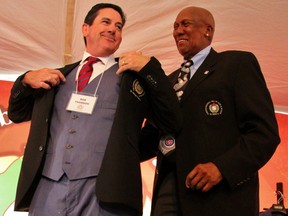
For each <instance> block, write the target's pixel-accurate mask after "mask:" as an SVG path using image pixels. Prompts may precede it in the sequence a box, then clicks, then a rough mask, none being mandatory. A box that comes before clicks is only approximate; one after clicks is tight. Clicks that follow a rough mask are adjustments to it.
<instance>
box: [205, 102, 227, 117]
mask: <svg viewBox="0 0 288 216" xmlns="http://www.w3.org/2000/svg"><path fill="white" fill-rule="evenodd" d="M205 112H206V114H207V115H210V116H215V115H221V114H222V112H223V107H222V104H221V103H220V102H219V101H217V100H211V101H209V102H207V103H206V105H205Z"/></svg>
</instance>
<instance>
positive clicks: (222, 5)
mask: <svg viewBox="0 0 288 216" xmlns="http://www.w3.org/2000/svg"><path fill="white" fill-rule="evenodd" d="M98 2H102V1H99V0H97V1H95V0H93V1H92V0H57V1H55V0H25V1H21V0H10V1H6V0H0V3H1V7H0V26H1V28H0V45H1V49H0V56H1V58H0V79H1V80H14V79H15V77H16V76H18V75H19V74H21V73H23V72H25V71H26V70H28V69H36V68H41V67H60V66H63V64H64V63H65V61H64V57H66V59H67V57H68V59H69V60H71V61H72V62H74V61H76V60H79V59H80V58H81V56H82V53H83V51H84V49H85V48H84V42H83V38H82V33H81V26H82V23H83V20H84V17H85V15H86V13H87V11H88V10H89V9H90V8H91V6H93V5H94V4H96V3H98ZM104 2H111V3H115V4H118V5H119V6H121V7H122V8H123V10H124V11H125V13H126V14H127V18H128V20H127V24H126V26H125V27H124V30H123V41H122V44H121V46H120V49H119V51H118V52H117V54H119V53H121V52H124V51H130V50H141V51H142V52H143V53H144V54H147V55H154V56H156V57H157V58H158V59H159V60H160V62H161V63H162V66H163V68H164V69H165V71H166V72H167V74H168V73H170V72H172V71H173V70H175V69H176V68H178V66H179V64H180V63H181V61H182V58H181V56H180V55H179V54H178V52H177V49H176V46H175V43H174V40H173V37H172V30H173V22H174V20H175V17H176V15H177V13H178V12H179V11H180V9H182V8H183V7H186V6H188V5H195V6H200V7H205V8H207V9H208V10H210V11H211V12H212V14H213V15H214V17H215V20H216V33H215V36H214V40H213V43H212V46H213V47H214V48H215V49H216V50H217V51H219V52H220V51H223V50H227V49H237V50H246V51H251V52H253V53H254V54H255V55H256V57H257V58H258V60H259V62H260V65H261V67H262V70H263V74H264V77H265V79H266V82H267V85H268V87H269V89H270V92H271V94H272V98H273V101H274V105H275V107H276V109H277V111H279V112H281V111H283V112H288V100H287V98H288V76H287V73H286V70H287V68H288V63H287V57H288V39H287V35H288V29H287V21H288V17H287V12H288V1H287V0H250V1H246V0H216V1H210V0H194V1H188V0H169V1H168V0H157V1H155V0H137V1H135V0H115V1H104ZM71 8H72V13H70V16H69V17H71V19H73V22H72V20H69V19H68V22H69V21H70V22H71V24H72V25H71V26H72V29H70V31H67V25H68V23H67V22H66V16H67V14H68V15H69V10H70V9H71ZM67 9H69V10H68V12H67ZM69 17H68V18H69ZM68 30H69V29H68ZM69 38H71V40H70V39H69ZM70 41H71V43H70ZM65 44H66V46H65ZM67 44H68V49H67ZM67 50H68V51H67ZM243 94H247V95H248V96H249V92H248V93H245V92H243Z"/></svg>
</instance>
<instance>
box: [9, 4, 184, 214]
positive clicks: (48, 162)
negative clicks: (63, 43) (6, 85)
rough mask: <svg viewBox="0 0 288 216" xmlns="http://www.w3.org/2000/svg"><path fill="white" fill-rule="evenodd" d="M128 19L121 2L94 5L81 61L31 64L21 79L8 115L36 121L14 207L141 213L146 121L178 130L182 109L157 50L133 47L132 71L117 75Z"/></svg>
mask: <svg viewBox="0 0 288 216" xmlns="http://www.w3.org/2000/svg"><path fill="white" fill-rule="evenodd" d="M125 21H126V19H125V15H124V13H123V11H122V9H121V8H120V7H119V6H116V5H114V4H109V3H101V4H96V5H95V6H94V7H92V8H91V10H90V11H89V12H88V14H87V16H86V18H85V21H84V24H83V26H82V33H83V36H84V39H85V44H86V51H85V52H84V54H83V58H82V60H81V61H80V62H76V63H73V64H71V65H67V66H65V67H63V68H60V69H59V70H57V69H47V68H43V69H40V70H31V71H28V72H26V73H24V74H23V75H21V76H20V77H19V78H18V79H17V80H16V81H15V84H14V86H13V88H12V90H11V96H10V100H9V109H8V112H9V118H10V119H11V120H12V121H14V122H16V123H20V122H23V121H29V120H31V128H30V133H29V137H28V141H27V145H26V148H25V152H24V157H23V163H22V167H21V172H20V177H19V182H18V187H17V195H16V200H15V210H17V211H29V215H33V216H39V215H41V216H48V215H49V216H51V215H53V216H55V215H63V216H64V215H75V216H79V215H85V216H86V215H88V216H89V215H93V216H97V215H99V216H102V215H105V216H106V215H107V216H113V215H141V214H142V184H141V173H140V160H141V154H140V150H139V145H138V141H139V137H140V133H141V126H142V123H143V120H144V119H145V118H149V119H153V122H154V123H155V124H156V125H157V126H158V128H159V129H160V131H161V133H164V134H166V133H175V132H176V131H178V130H179V129H180V127H181V116H180V115H179V114H178V113H179V110H178V108H179V106H178V105H177V103H176V102H177V97H176V96H175V93H174V91H173V88H172V86H171V85H170V84H169V80H168V78H167V76H166V75H165V74H164V72H163V70H162V69H161V65H160V63H159V62H158V61H157V60H156V59H155V58H154V57H151V58H150V57H146V56H143V55H141V54H139V53H136V52H135V53H133V54H131V55H134V56H137V59H138V61H137V62H134V63H133V64H135V67H133V71H125V72H123V73H121V74H120V75H117V74H116V71H117V70H118V68H119V66H118V64H117V62H116V61H115V58H114V57H113V53H114V52H115V51H116V50H117V49H118V47H119V45H120V43H121V40H122V36H121V35H122V28H123V26H124V24H125ZM119 64H120V65H131V64H132V63H131V62H128V61H127V60H125V59H120V62H119ZM155 67H156V68H157V69H159V70H157V71H156V73H155V72H154V70H151V68H155ZM92 71H93V73H91V72H92ZM85 80H87V81H88V80H89V82H87V83H86V82H85ZM78 84H79V85H78ZM95 190H96V191H95ZM96 193H97V195H96Z"/></svg>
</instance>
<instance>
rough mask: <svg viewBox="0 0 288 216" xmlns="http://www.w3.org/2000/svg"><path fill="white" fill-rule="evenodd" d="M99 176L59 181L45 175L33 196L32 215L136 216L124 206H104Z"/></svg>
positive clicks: (30, 211) (30, 215) (30, 210)
mask: <svg viewBox="0 0 288 216" xmlns="http://www.w3.org/2000/svg"><path fill="white" fill-rule="evenodd" d="M96 180H97V177H89V178H83V179H79V180H69V179H68V178H67V176H66V175H65V174H64V175H63V176H62V177H61V179H60V180H59V181H54V180H51V179H49V178H47V177H44V176H42V178H41V180H40V183H39V185H38V187H37V189H36V192H35V194H34V196H33V199H32V202H31V205H30V208H29V216H136V215H137V214H136V213H135V211H133V210H131V209H128V208H124V207H123V206H119V205H118V206H114V205H103V207H102V203H100V202H99V200H98V199H97V197H96V194H95V185H96Z"/></svg>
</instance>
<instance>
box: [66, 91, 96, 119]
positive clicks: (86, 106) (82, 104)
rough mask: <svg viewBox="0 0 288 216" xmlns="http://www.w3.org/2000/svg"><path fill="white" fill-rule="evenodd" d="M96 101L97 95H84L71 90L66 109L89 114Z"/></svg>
mask: <svg viewBox="0 0 288 216" xmlns="http://www.w3.org/2000/svg"><path fill="white" fill-rule="evenodd" d="M96 101H97V97H96V96H94V95H84V94H79V93H78V94H76V93H75V92H73V93H72V95H71V98H70V100H69V102H68V105H67V107H66V110H68V111H74V112H80V113H85V114H90V115H91V114H92V112H93V110H94V107H95V104H96Z"/></svg>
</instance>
